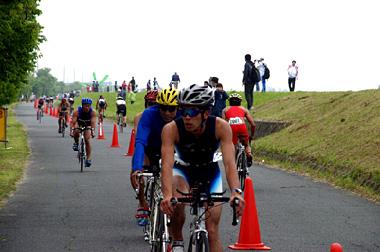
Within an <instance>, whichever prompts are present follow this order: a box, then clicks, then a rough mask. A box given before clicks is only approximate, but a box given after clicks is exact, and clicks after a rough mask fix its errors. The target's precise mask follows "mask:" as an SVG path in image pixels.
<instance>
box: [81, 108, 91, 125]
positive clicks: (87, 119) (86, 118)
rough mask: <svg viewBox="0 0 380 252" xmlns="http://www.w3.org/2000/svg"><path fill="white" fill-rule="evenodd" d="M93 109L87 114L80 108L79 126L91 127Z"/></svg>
mask: <svg viewBox="0 0 380 252" xmlns="http://www.w3.org/2000/svg"><path fill="white" fill-rule="evenodd" d="M91 113H92V107H91V108H90V111H89V112H88V113H85V112H84V111H83V109H82V107H80V106H79V107H78V124H79V125H80V126H91Z"/></svg>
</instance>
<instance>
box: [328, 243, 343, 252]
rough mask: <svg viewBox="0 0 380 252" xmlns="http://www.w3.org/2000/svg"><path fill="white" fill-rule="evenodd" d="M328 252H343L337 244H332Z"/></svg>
mask: <svg viewBox="0 0 380 252" xmlns="http://www.w3.org/2000/svg"><path fill="white" fill-rule="evenodd" d="M330 252H343V247H342V245H340V244H339V243H337V242H334V243H333V244H331V246H330Z"/></svg>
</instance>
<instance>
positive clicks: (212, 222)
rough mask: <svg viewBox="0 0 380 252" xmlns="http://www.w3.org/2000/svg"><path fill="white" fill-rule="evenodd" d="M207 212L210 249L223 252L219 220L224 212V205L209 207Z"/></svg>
mask: <svg viewBox="0 0 380 252" xmlns="http://www.w3.org/2000/svg"><path fill="white" fill-rule="evenodd" d="M206 214H207V216H206V229H207V232H208V241H209V244H210V251H216V252H222V251H223V248H222V243H221V242H220V237H219V221H220V216H221V214H222V207H221V206H216V207H212V208H209V210H208V213H206Z"/></svg>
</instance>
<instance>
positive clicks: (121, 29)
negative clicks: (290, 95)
mask: <svg viewBox="0 0 380 252" xmlns="http://www.w3.org/2000/svg"><path fill="white" fill-rule="evenodd" d="M40 9H41V10H42V12H43V14H42V15H41V16H40V17H39V22H40V23H41V24H42V25H43V26H44V30H43V34H44V35H45V36H46V37H47V42H44V43H43V44H42V45H41V46H40V50H41V53H42V54H43V57H42V58H41V59H40V60H39V63H38V68H43V67H48V68H51V69H52V74H53V75H54V76H55V77H57V78H58V80H64V81H65V82H72V81H73V80H74V77H75V80H77V81H81V82H82V81H83V82H91V81H92V72H96V75H97V79H98V80H100V79H102V78H103V77H104V75H106V74H108V75H109V76H110V77H109V80H111V81H115V80H117V81H118V83H120V82H122V81H123V80H127V81H129V80H130V79H131V77H132V76H134V77H135V79H136V81H137V83H138V84H139V86H140V87H142V86H144V87H145V85H146V82H147V81H148V79H153V77H157V80H158V82H159V84H160V85H161V86H167V85H168V84H169V82H170V79H171V75H172V74H173V73H174V72H175V71H176V72H178V74H179V75H180V78H181V84H180V86H181V85H183V86H188V85H190V84H192V83H199V84H203V81H204V80H207V79H208V78H209V77H210V76H217V77H219V79H220V82H221V83H222V84H223V85H224V86H225V89H227V90H231V89H235V90H243V87H242V85H241V80H242V70H243V66H244V55H245V54H246V53H250V54H251V55H252V57H253V59H256V58H260V57H263V58H264V59H265V62H266V63H267V65H268V66H269V69H270V71H271V77H270V79H269V82H268V88H274V89H276V90H287V89H288V88H287V67H288V65H289V64H290V62H291V61H292V60H293V59H295V60H296V61H297V64H298V66H299V79H298V80H297V82H296V91H297V90H303V91H335V90H362V89H373V88H377V87H378V86H379V85H380V64H379V60H380V49H379V47H380V32H379V30H380V15H379V10H380V1H378V0H361V1H354V0H318V1H317V0H314V1H313V0H308V1H305V0H286V1H283V0H261V1H255V0H247V1H239V0H235V1H231V0H192V1H184V0H182V1H181V0H150V1H148V0H107V1H104V0H42V2H41V4H40Z"/></svg>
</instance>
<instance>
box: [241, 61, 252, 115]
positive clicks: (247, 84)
mask: <svg viewBox="0 0 380 252" xmlns="http://www.w3.org/2000/svg"><path fill="white" fill-rule="evenodd" d="M244 58H245V64H244V71H243V85H244V94H245V99H246V101H247V108H248V109H251V108H252V106H253V87H254V86H255V80H253V78H252V77H251V76H252V75H251V71H252V68H253V67H255V65H254V64H253V62H252V61H251V55H250V54H246V55H245V57H244Z"/></svg>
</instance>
